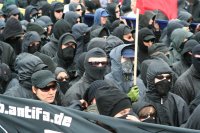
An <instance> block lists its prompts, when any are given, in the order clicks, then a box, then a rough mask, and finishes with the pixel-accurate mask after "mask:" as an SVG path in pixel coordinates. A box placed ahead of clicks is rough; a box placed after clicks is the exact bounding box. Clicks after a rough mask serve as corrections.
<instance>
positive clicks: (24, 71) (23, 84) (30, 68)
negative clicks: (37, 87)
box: [4, 53, 46, 98]
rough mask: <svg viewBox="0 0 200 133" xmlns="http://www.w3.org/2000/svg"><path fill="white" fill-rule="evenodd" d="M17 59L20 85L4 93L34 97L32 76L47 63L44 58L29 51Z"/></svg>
mask: <svg viewBox="0 0 200 133" xmlns="http://www.w3.org/2000/svg"><path fill="white" fill-rule="evenodd" d="M19 56H21V57H19V58H18V59H19V60H18V61H17V66H16V69H17V70H18V79H19V85H17V86H14V87H12V88H10V89H8V90H6V92H5V93H4V94H5V95H8V96H13V97H22V98H31V97H32V84H31V76H32V74H33V73H34V72H36V71H37V70H40V68H44V67H45V66H46V65H45V64H44V63H43V62H42V60H41V59H40V58H39V57H37V56H34V55H32V54H28V53H22V54H20V55H19Z"/></svg>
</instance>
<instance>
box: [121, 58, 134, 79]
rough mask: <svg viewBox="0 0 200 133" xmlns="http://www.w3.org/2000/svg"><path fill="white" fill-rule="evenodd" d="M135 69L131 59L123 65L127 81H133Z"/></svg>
mask: <svg viewBox="0 0 200 133" xmlns="http://www.w3.org/2000/svg"><path fill="white" fill-rule="evenodd" d="M133 68H134V65H133V63H132V61H131V60H130V59H129V60H127V61H125V62H124V63H122V72H123V75H124V77H125V79H126V80H129V81H130V80H132V77H133Z"/></svg>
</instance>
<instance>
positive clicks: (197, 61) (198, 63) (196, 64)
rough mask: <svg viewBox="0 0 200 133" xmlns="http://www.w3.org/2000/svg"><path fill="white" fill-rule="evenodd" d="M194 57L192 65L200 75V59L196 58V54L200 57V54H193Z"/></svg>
mask: <svg viewBox="0 0 200 133" xmlns="http://www.w3.org/2000/svg"><path fill="white" fill-rule="evenodd" d="M192 54H193V56H192V64H193V65H194V68H195V69H196V70H197V71H198V72H199V73H200V67H199V66H200V59H199V58H196V57H194V55H195V54H198V55H200V53H195V54H194V53H192Z"/></svg>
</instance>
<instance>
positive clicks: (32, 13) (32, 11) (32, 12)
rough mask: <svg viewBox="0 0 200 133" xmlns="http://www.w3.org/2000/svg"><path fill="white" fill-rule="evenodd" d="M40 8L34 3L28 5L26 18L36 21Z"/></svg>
mask: <svg viewBox="0 0 200 133" xmlns="http://www.w3.org/2000/svg"><path fill="white" fill-rule="evenodd" d="M37 14H38V9H37V8H36V7H34V6H32V5H29V6H27V7H26V12H25V16H24V18H25V20H27V21H28V22H34V21H35V20H36V19H37Z"/></svg>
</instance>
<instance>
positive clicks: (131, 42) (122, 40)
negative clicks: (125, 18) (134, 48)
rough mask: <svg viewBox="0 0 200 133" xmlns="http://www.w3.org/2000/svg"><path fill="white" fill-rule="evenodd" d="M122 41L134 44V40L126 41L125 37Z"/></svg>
mask: <svg viewBox="0 0 200 133" xmlns="http://www.w3.org/2000/svg"><path fill="white" fill-rule="evenodd" d="M122 41H123V42H124V44H134V43H135V42H134V41H127V40H125V39H123V40H122Z"/></svg>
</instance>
